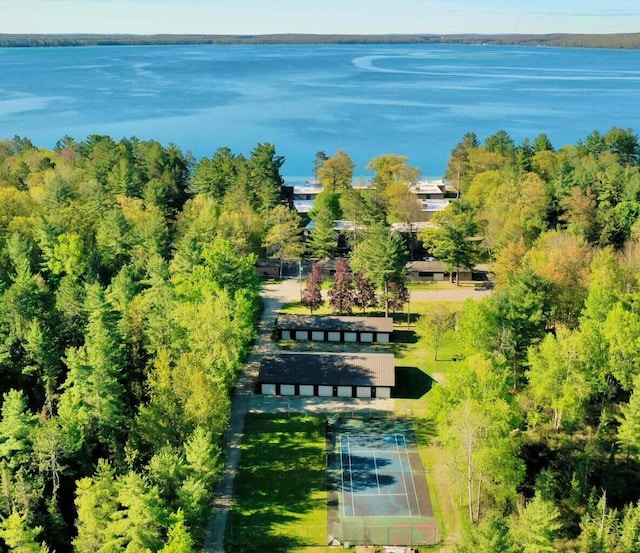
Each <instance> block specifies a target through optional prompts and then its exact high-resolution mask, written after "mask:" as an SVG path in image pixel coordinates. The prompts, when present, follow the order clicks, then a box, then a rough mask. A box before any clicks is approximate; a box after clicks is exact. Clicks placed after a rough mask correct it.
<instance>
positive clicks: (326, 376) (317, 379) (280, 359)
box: [258, 353, 396, 387]
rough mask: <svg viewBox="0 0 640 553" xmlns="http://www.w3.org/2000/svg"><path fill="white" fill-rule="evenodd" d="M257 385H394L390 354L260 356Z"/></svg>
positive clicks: (394, 379)
mask: <svg viewBox="0 0 640 553" xmlns="http://www.w3.org/2000/svg"><path fill="white" fill-rule="evenodd" d="M258 382H265V383H269V384H294V383H295V384H318V385H325V386H388V387H393V386H395V382H396V376H395V367H394V357H393V355H392V354H390V353H367V354H359V353H352V354H349V353H341V354H330V353H279V354H277V355H270V356H266V357H263V359H262V362H261V364H260V375H259V377H258Z"/></svg>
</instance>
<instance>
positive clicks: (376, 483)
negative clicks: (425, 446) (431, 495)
mask: <svg viewBox="0 0 640 553" xmlns="http://www.w3.org/2000/svg"><path fill="white" fill-rule="evenodd" d="M338 440H339V442H340V462H341V470H342V494H343V500H342V508H343V515H344V516H347V517H349V516H355V517H362V516H387V517H395V516H402V517H406V516H420V508H419V505H418V497H417V492H416V487H415V484H414V481H413V476H412V474H411V463H410V461H409V453H408V451H407V443H406V439H405V436H404V434H380V435H376V434H369V435H366V434H365V435H362V434H351V433H343V434H340V435H339V436H338Z"/></svg>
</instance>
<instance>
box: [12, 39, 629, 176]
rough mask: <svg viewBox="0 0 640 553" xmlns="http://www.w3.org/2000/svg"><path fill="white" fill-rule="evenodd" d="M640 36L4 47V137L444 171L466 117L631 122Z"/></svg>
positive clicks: (483, 125) (471, 121)
mask: <svg viewBox="0 0 640 553" xmlns="http://www.w3.org/2000/svg"><path fill="white" fill-rule="evenodd" d="M638 100H640V52H625V51H613V50H590V49H553V48H532V47H531V48H525V47H493V46H423V45H346V46H344V45H327V46H317V45H314V46H310V45H296V46H290V45H278V46H274V45H258V46H115V47H106V46H101V47H81V48H24V49H17V48H16V49H13V48H9V49H0V138H11V137H13V136H14V135H16V134H19V135H21V136H26V137H28V138H30V139H31V140H32V141H33V142H34V143H35V144H36V145H38V146H44V147H52V146H53V145H54V144H55V142H56V140H58V139H59V138H61V137H62V136H64V135H71V136H73V137H74V138H76V139H77V140H81V139H84V138H85V137H86V136H87V135H89V134H109V135H111V136H113V137H114V138H115V139H120V138H122V137H123V136H127V137H129V136H137V137H139V138H141V139H148V138H153V139H156V140H158V141H160V142H161V143H163V144H168V143H170V142H174V143H176V144H177V145H178V146H180V147H181V148H182V149H183V150H185V151H186V150H191V151H192V152H193V153H194V155H195V156H196V157H200V156H204V155H207V156H210V155H211V154H212V153H213V152H214V151H215V150H216V149H218V148H219V147H221V146H229V147H230V148H231V149H232V150H234V151H235V152H244V153H249V152H250V150H251V149H252V148H253V147H254V146H255V144H256V143H258V142H271V143H273V144H275V145H276V148H277V150H278V152H279V153H280V154H281V155H284V156H285V157H286V160H287V161H286V163H285V166H284V168H283V173H284V174H288V175H305V174H310V172H311V167H312V161H313V158H314V156H315V153H316V152H317V151H318V150H324V151H325V152H327V153H328V154H333V153H334V152H335V151H336V150H337V149H338V148H343V149H345V150H346V151H347V152H348V153H349V154H350V155H351V157H352V158H353V159H354V161H355V162H356V163H357V164H358V168H357V169H356V173H358V172H360V173H364V166H365V165H366V164H367V162H368V161H369V160H370V159H371V158H372V157H374V156H376V155H380V154H383V153H390V152H393V153H399V154H404V155H407V156H409V158H410V163H412V164H413V165H416V166H418V167H420V169H421V170H422V171H423V173H424V174H425V175H430V176H436V175H440V174H442V172H443V170H444V168H445V166H446V161H447V158H448V155H449V152H450V150H451V149H452V148H453V147H454V146H455V144H456V143H457V142H458V141H459V140H460V139H461V137H462V135H463V134H464V133H465V132H468V131H473V132H476V133H477V134H478V136H479V137H480V138H481V139H483V138H484V137H486V136H487V135H489V134H492V133H494V132H495V131H497V130H499V129H505V130H506V131H507V132H509V134H511V136H512V137H513V138H514V139H515V140H516V141H517V142H520V141H521V140H522V139H523V138H524V137H529V138H531V139H533V138H534V137H535V136H536V135H537V134H539V133H540V132H546V133H547V134H548V135H549V136H550V138H551V140H552V142H553V143H554V145H555V146H556V147H559V146H562V145H563V144H567V143H575V142H576V140H578V139H579V138H582V137H584V136H585V135H587V134H588V133H589V132H591V131H592V130H593V129H599V130H601V131H603V132H604V131H606V130H608V129H609V128H610V127H611V126H613V125H616V126H619V127H624V128H627V127H632V128H634V129H635V130H636V131H640V111H639V110H638Z"/></svg>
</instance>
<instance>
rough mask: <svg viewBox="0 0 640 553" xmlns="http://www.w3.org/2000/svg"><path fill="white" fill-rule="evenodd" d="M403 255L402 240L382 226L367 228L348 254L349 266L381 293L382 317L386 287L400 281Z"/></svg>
mask: <svg viewBox="0 0 640 553" xmlns="http://www.w3.org/2000/svg"><path fill="white" fill-rule="evenodd" d="M407 257H408V256H407V252H406V249H405V247H404V244H403V243H402V238H401V237H400V236H399V235H398V234H397V233H394V232H392V231H391V230H390V229H389V228H387V227H384V226H382V225H376V226H374V227H371V228H370V229H369V230H368V231H367V233H366V235H365V238H364V240H363V241H362V242H361V243H360V244H358V247H357V248H356V249H355V251H354V252H353V254H352V257H351V266H352V267H353V268H354V269H355V270H356V271H362V272H363V273H364V274H365V276H366V277H367V278H369V279H371V281H372V282H373V283H374V284H375V285H376V286H377V287H378V288H381V289H382V290H383V298H384V302H385V315H386V316H387V317H388V316H389V299H390V295H389V284H390V283H391V282H392V281H396V282H397V281H400V280H402V279H403V275H404V268H405V263H406V261H407Z"/></svg>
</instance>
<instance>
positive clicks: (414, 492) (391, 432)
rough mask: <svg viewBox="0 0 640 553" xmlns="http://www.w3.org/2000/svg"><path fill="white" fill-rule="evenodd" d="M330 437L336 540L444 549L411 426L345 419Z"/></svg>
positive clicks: (331, 507) (331, 504)
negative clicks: (429, 546) (435, 545)
mask: <svg viewBox="0 0 640 553" xmlns="http://www.w3.org/2000/svg"><path fill="white" fill-rule="evenodd" d="M327 437H328V441H329V444H328V451H329V452H330V454H329V456H328V458H327V471H328V472H327V474H328V479H329V505H328V507H329V509H328V514H329V517H328V521H329V535H330V536H331V537H334V538H337V539H339V540H340V541H343V542H344V541H348V542H350V543H352V544H378V545H383V544H389V545H424V544H429V545H432V544H435V543H438V541H439V533H438V529H437V525H436V523H435V519H434V515H433V509H432V506H431V499H430V497H429V490H428V488H427V483H426V478H425V471H424V468H423V466H422V461H421V460H420V455H419V453H418V450H417V445H416V442H415V436H414V434H413V429H412V426H411V422H410V421H408V420H403V419H377V418H342V417H340V418H339V419H337V420H336V421H335V422H334V423H333V424H332V426H331V428H328V429H327Z"/></svg>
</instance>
